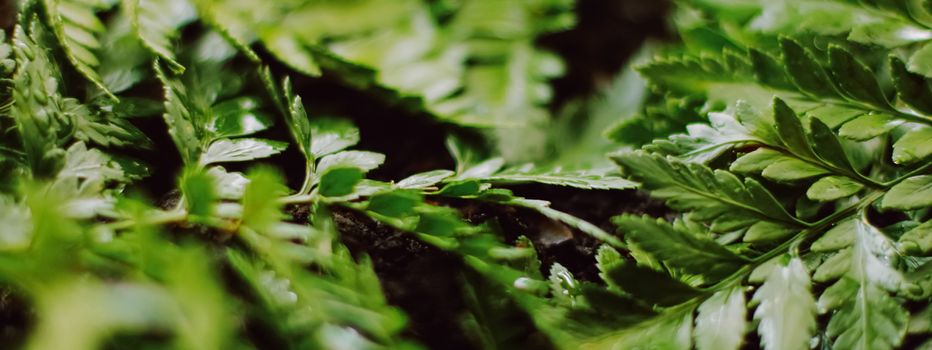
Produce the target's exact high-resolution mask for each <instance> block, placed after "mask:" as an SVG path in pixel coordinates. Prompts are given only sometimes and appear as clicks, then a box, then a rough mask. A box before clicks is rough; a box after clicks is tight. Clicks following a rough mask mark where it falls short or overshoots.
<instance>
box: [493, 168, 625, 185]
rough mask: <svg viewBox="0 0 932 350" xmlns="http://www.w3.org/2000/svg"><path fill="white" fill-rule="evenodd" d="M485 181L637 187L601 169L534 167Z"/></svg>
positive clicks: (509, 172) (508, 171) (509, 170)
mask: <svg viewBox="0 0 932 350" xmlns="http://www.w3.org/2000/svg"><path fill="white" fill-rule="evenodd" d="M481 179H482V180H483V181H486V182H492V183H502V184H515V183H528V182H536V183H542V184H548V185H556V186H568V187H575V188H582V189H600V190H621V189H629V188H634V187H636V186H637V184H636V183H634V182H632V181H629V180H626V179H624V178H622V177H619V176H616V175H611V174H606V173H605V171H602V170H600V169H591V170H590V169H582V170H563V169H559V168H558V169H539V168H534V167H533V166H525V167H517V168H509V169H505V170H502V171H499V172H496V173H493V174H491V175H487V176H484V177H481Z"/></svg>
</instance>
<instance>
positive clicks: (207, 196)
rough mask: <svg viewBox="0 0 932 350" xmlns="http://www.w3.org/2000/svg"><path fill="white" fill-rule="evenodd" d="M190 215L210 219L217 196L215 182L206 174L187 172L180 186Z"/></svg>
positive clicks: (194, 171)
mask: <svg viewBox="0 0 932 350" xmlns="http://www.w3.org/2000/svg"><path fill="white" fill-rule="evenodd" d="M179 187H180V188H181V193H182V194H183V195H184V200H185V206H186V209H187V210H188V214H190V215H195V216H200V217H210V215H211V214H212V210H213V207H214V201H215V200H216V197H217V194H216V190H215V189H214V181H213V178H212V177H211V176H210V175H207V173H206V172H203V171H199V170H187V171H185V174H184V176H183V177H182V178H181V183H180V184H179Z"/></svg>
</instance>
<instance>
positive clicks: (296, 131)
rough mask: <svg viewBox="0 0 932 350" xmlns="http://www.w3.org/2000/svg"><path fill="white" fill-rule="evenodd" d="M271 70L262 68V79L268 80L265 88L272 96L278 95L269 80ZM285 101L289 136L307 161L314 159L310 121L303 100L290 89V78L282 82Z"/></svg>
mask: <svg viewBox="0 0 932 350" xmlns="http://www.w3.org/2000/svg"><path fill="white" fill-rule="evenodd" d="M271 74H272V73H271V72H270V71H269V69H268V67H264V68H263V69H262V76H263V79H266V80H269V81H267V82H266V84H267V85H268V86H267V88H268V89H269V90H272V91H270V93H271V95H272V96H273V97H276V96H279V93H278V91H277V88H276V87H275V85H274V84H273V83H272V82H271V79H272V78H271ZM282 86H283V90H284V94H285V101H284V103H286V104H287V105H288V108H287V113H285V120H286V121H287V126H288V131H290V132H291V137H292V138H294V141H295V143H297V144H298V150H300V151H301V153H303V154H304V157H305V158H307V159H308V160H309V161H310V160H313V159H314V157H315V156H314V153H313V152H312V150H313V143H312V134H313V130H312V128H311V122H310V121H309V120H308V117H307V111H305V110H304V102H302V101H301V96H297V95H295V94H294V92H293V91H292V87H291V80H290V79H288V78H285V80H284V82H282Z"/></svg>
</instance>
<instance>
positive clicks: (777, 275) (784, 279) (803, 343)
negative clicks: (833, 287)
mask: <svg viewBox="0 0 932 350" xmlns="http://www.w3.org/2000/svg"><path fill="white" fill-rule="evenodd" d="M809 286H810V282H809V273H808V272H807V271H806V267H805V266H804V265H803V262H802V261H801V260H799V258H793V259H791V260H790V261H789V263H788V264H787V265H784V266H775V267H774V268H773V269H772V270H771V271H770V273H769V275H768V276H767V279H766V280H765V281H764V284H763V285H762V286H761V287H760V289H758V290H757V292H756V293H754V299H753V302H754V303H755V304H758V306H757V308H756V309H755V310H754V319H755V320H757V321H758V327H757V332H758V333H759V334H760V336H761V339H762V340H761V342H762V343H763V345H764V349H766V350H795V349H798V350H804V349H809V338H810V337H811V336H812V332H813V330H814V329H815V325H816V320H815V311H816V303H815V299H814V298H813V297H812V294H811V293H810V292H809Z"/></svg>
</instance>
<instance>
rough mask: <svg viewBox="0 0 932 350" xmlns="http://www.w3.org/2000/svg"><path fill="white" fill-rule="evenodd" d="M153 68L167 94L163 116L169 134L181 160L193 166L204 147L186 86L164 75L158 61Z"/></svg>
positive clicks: (172, 77)
mask: <svg viewBox="0 0 932 350" xmlns="http://www.w3.org/2000/svg"><path fill="white" fill-rule="evenodd" d="M153 67H154V68H155V73H156V75H157V76H158V77H159V80H160V81H161V82H162V88H163V90H164V92H165V113H164V114H162V116H163V118H165V124H167V125H168V134H169V135H170V136H171V138H172V141H174V143H175V147H176V148H177V149H178V152H181V159H183V160H184V161H185V163H187V164H193V163H195V162H197V160H198V159H199V158H200V156H201V148H202V147H203V146H202V145H201V140H200V137H199V135H198V133H197V129H196V128H195V125H194V122H193V120H194V119H193V117H192V115H191V113H192V112H191V111H190V110H189V108H188V103H189V101H188V96H187V93H186V89H185V86H184V84H182V83H181V81H180V80H178V79H177V78H176V77H174V76H168V75H167V74H165V73H163V71H162V67H161V64H160V63H159V62H158V61H156V62H155V63H154V64H153Z"/></svg>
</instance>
